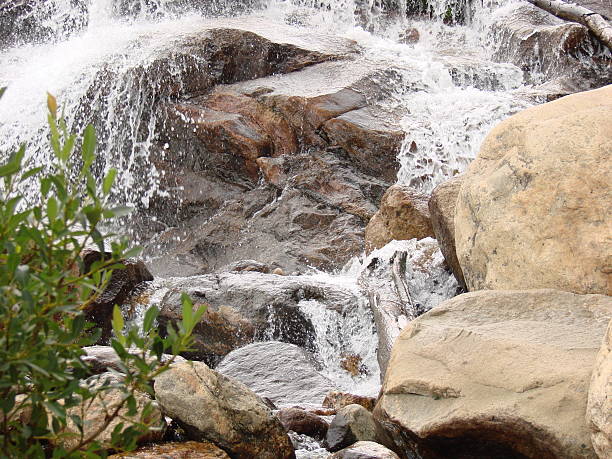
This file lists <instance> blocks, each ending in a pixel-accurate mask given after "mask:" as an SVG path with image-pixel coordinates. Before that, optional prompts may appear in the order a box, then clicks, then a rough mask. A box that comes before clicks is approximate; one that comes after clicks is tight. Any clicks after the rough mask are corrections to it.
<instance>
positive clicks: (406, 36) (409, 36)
mask: <svg viewBox="0 0 612 459" xmlns="http://www.w3.org/2000/svg"><path fill="white" fill-rule="evenodd" d="M420 39H421V34H420V33H419V29H417V28H416V27H410V28H409V29H406V30H405V31H404V32H402V33H401V34H400V38H399V41H400V43H404V44H407V45H412V44H414V43H418V41H419V40H420Z"/></svg>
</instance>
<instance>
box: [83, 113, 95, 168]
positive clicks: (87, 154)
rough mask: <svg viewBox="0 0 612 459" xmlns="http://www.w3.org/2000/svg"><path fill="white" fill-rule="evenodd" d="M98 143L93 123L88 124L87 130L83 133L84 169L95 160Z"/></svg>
mask: <svg viewBox="0 0 612 459" xmlns="http://www.w3.org/2000/svg"><path fill="white" fill-rule="evenodd" d="M96 143H97V140H96V130H95V129H94V127H93V126H92V125H91V124H88V125H87V127H86V128H85V132H84V133H83V147H82V155H83V163H84V165H83V168H84V169H88V168H89V166H91V165H92V164H93V162H94V159H95V151H96Z"/></svg>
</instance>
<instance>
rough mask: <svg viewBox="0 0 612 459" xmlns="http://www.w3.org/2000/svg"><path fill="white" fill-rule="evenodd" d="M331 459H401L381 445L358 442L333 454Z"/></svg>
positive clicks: (371, 442) (370, 442)
mask: <svg viewBox="0 0 612 459" xmlns="http://www.w3.org/2000/svg"><path fill="white" fill-rule="evenodd" d="M330 459H399V456H398V455H397V454H395V453H394V452H393V451H391V450H390V449H389V448H385V447H384V446H383V445H381V444H379V443H375V442H373V441H358V442H357V443H354V444H352V445H351V446H349V447H348V448H344V449H341V450H340V451H338V452H337V453H334V454H332V455H331V456H330Z"/></svg>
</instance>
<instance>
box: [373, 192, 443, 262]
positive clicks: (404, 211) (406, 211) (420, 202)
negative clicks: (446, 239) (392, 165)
mask: <svg viewBox="0 0 612 459" xmlns="http://www.w3.org/2000/svg"><path fill="white" fill-rule="evenodd" d="M427 201H428V196H426V195H424V194H423V193H420V192H418V191H417V190H415V189H413V188H410V187H408V186H405V185H393V186H392V187H391V188H389V189H388V190H387V191H386V192H385V195H384V196H383V198H382V201H381V202H380V209H379V210H378V212H377V213H376V214H375V215H374V217H372V219H371V220H370V222H369V223H368V226H367V227H366V231H365V237H366V249H367V250H368V251H372V250H373V249H380V248H381V247H383V246H384V245H385V244H387V243H388V242H391V241H392V240H396V241H401V240H408V239H414V238H416V239H424V238H426V237H430V236H431V237H433V235H434V232H433V228H432V226H431V220H430V218H429V209H428V207H427Z"/></svg>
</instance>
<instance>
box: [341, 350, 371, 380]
mask: <svg viewBox="0 0 612 459" xmlns="http://www.w3.org/2000/svg"><path fill="white" fill-rule="evenodd" d="M340 367H341V368H342V369H344V370H346V371H348V372H349V373H350V374H351V375H352V376H359V375H361V374H365V372H366V371H367V369H366V368H365V366H364V365H363V362H362V361H361V357H360V356H359V355H355V354H349V355H343V356H341V359H340Z"/></svg>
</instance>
